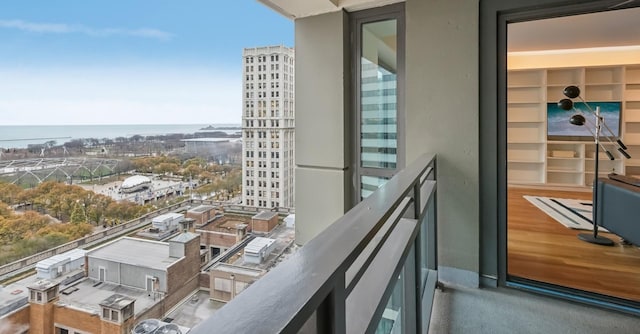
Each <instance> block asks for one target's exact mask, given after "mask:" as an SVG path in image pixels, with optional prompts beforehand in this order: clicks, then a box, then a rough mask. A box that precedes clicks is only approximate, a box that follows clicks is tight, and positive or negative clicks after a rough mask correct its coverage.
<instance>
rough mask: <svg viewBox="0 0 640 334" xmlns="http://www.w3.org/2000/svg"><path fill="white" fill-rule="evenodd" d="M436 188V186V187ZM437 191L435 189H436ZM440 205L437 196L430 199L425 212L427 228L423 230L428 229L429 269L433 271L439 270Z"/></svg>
mask: <svg viewBox="0 0 640 334" xmlns="http://www.w3.org/2000/svg"><path fill="white" fill-rule="evenodd" d="M434 188H435V186H434ZM434 190H435V189H434ZM437 210H438V205H437V198H436V196H432V197H429V202H428V203H427V210H426V211H425V212H426V213H427V214H428V215H429V216H428V217H427V221H426V224H425V226H423V227H422V228H426V229H427V245H429V250H431V251H430V252H428V253H427V262H426V264H427V268H428V269H432V270H438V254H437V252H438V225H437V222H436V219H437V217H438V214H437Z"/></svg>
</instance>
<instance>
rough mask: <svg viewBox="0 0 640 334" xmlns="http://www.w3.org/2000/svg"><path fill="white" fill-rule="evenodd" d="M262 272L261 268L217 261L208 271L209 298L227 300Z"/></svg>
mask: <svg viewBox="0 0 640 334" xmlns="http://www.w3.org/2000/svg"><path fill="white" fill-rule="evenodd" d="M264 274H265V271H264V270H261V269H256V268H248V267H242V266H234V265H230V264H226V263H218V264H216V265H215V266H214V267H213V268H211V270H210V271H209V278H210V279H211V283H210V290H209V292H210V298H211V299H213V300H217V301H222V302H228V301H230V300H231V299H233V298H234V297H235V296H236V295H238V294H239V293H241V292H242V291H244V289H246V288H247V287H248V286H249V285H251V284H252V283H253V282H255V281H257V280H258V279H259V278H260V277H262V275H264Z"/></svg>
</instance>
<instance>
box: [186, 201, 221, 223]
mask: <svg viewBox="0 0 640 334" xmlns="http://www.w3.org/2000/svg"><path fill="white" fill-rule="evenodd" d="M216 213H217V211H216V208H215V207H214V206H212V205H199V206H196V207H195V208H193V209H189V210H187V213H186V215H185V216H186V217H187V218H192V219H194V220H195V223H196V227H200V226H203V225H206V224H207V223H209V222H210V221H212V220H213V219H214V218H215V217H216ZM220 215H222V213H221V212H220Z"/></svg>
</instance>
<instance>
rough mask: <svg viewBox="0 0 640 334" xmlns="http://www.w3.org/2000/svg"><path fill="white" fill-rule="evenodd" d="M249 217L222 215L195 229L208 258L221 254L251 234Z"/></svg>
mask: <svg viewBox="0 0 640 334" xmlns="http://www.w3.org/2000/svg"><path fill="white" fill-rule="evenodd" d="M250 223H251V220H250V218H249V217H244V216H235V215H224V216H218V217H216V218H215V219H213V220H212V221H210V222H209V223H207V224H205V225H203V226H200V227H199V228H196V233H199V234H200V243H201V244H202V247H203V248H204V249H208V250H209V251H210V255H211V256H210V258H211V259H214V258H215V257H216V256H218V255H220V254H222V253H223V252H224V251H226V250H227V249H229V248H230V247H232V246H233V245H235V244H237V243H238V242H240V241H242V239H244V237H245V235H246V234H247V233H248V232H251V226H250Z"/></svg>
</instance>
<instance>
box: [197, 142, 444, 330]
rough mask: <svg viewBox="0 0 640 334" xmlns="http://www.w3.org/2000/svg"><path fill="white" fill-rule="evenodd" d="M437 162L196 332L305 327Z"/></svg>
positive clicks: (413, 169)
mask: <svg viewBox="0 0 640 334" xmlns="http://www.w3.org/2000/svg"><path fill="white" fill-rule="evenodd" d="M434 162H435V155H430V154H425V155H423V156H421V157H420V158H418V159H417V160H416V161H414V162H413V163H412V164H410V165H409V166H407V167H406V168H405V169H403V170H402V171H400V172H399V173H398V174H396V175H395V176H394V177H393V178H392V179H391V180H389V181H388V182H387V183H386V184H385V185H384V186H383V187H381V188H380V189H378V190H377V191H375V192H374V193H373V194H371V196H369V197H368V198H367V199H365V200H364V201H362V202H361V203H359V204H358V205H356V206H355V207H354V208H353V209H351V210H350V211H349V212H347V213H346V214H345V215H344V216H342V217H341V218H339V219H338V220H337V221H336V222H334V223H333V224H331V225H330V226H328V227H327V228H326V229H325V230H324V231H322V232H321V233H320V234H319V235H318V236H316V237H315V238H314V239H312V240H311V241H310V242H309V243H307V244H306V245H305V246H304V247H302V248H301V249H300V250H299V251H298V252H296V253H295V254H293V255H292V256H291V257H290V258H289V259H288V260H287V261H284V262H282V263H281V264H279V265H278V266H277V267H275V268H274V269H272V270H271V271H270V272H269V273H267V275H265V276H264V277H263V278H261V279H259V280H258V281H256V282H255V283H254V284H252V285H251V286H249V288H247V289H246V290H245V291H243V292H242V293H241V294H239V295H238V296H236V297H235V298H234V300H233V301H231V302H230V303H228V304H227V305H226V306H225V307H223V308H221V309H220V310H218V311H217V312H216V313H214V315H213V316H211V317H209V318H208V319H205V320H204V321H203V322H201V323H200V324H199V325H198V326H196V327H194V328H193V329H192V331H193V334H198V333H209V329H215V330H216V333H246V332H250V333H263V332H268V333H278V332H281V331H282V330H283V329H284V328H285V327H288V326H289V323H295V324H297V325H299V326H302V325H303V324H304V323H305V321H306V320H307V319H308V318H309V316H311V314H313V312H315V310H316V309H317V308H318V307H319V306H320V305H321V304H322V302H323V301H324V300H325V298H326V297H327V296H328V295H329V293H331V291H332V289H333V288H334V285H335V283H334V282H333V281H332V280H335V279H338V277H342V279H343V280H344V272H345V271H346V270H347V269H348V268H349V266H351V265H352V264H353V262H354V261H355V260H356V258H357V257H358V255H359V254H360V253H361V252H362V251H363V250H364V248H365V247H366V246H367V244H368V243H369V242H370V241H371V240H372V239H373V237H374V236H375V235H376V233H377V231H378V230H379V229H380V227H381V226H383V224H384V222H385V221H386V220H387V219H388V218H389V217H391V215H392V214H393V212H394V211H395V209H396V208H397V207H398V206H399V205H400V204H401V203H402V201H403V200H404V198H405V197H406V196H407V195H408V194H409V193H410V192H411V191H412V190H413V184H414V183H415V182H417V180H418V179H419V177H420V175H422V173H423V172H424V171H426V170H427V169H428V168H430V167H431V166H433V164H434ZM340 273H342V274H340ZM246 319H254V321H250V322H247V321H244V320H246ZM257 320H259V321H257ZM298 328H299V327H298Z"/></svg>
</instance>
